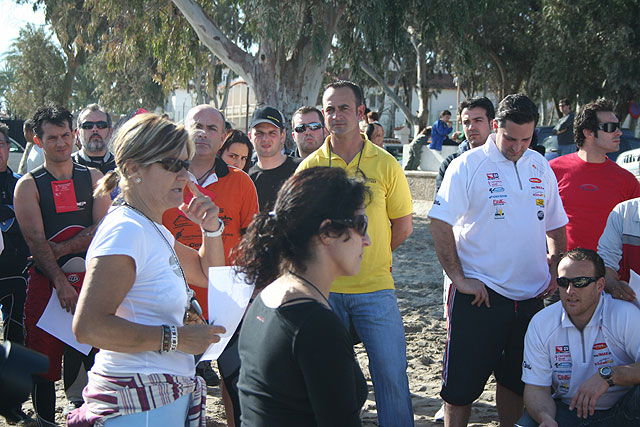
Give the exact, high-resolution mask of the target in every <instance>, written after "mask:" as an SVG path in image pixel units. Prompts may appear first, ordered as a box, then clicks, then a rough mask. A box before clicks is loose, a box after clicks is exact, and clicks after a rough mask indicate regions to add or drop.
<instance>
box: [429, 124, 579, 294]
mask: <svg viewBox="0 0 640 427" xmlns="http://www.w3.org/2000/svg"><path fill="white" fill-rule="evenodd" d="M495 137H496V135H495V134H492V135H489V139H488V140H487V142H486V143H485V144H484V145H483V146H482V147H478V148H475V149H472V150H469V151H467V152H465V153H463V154H461V155H460V156H459V157H458V158H456V159H455V160H454V161H453V162H451V164H450V165H449V168H447V172H446V173H445V176H444V179H443V181H442V186H441V187H440V190H439V191H438V194H437V195H436V198H435V200H434V202H433V207H432V208H431V210H430V211H429V217H430V218H435V219H439V220H441V221H444V222H446V223H448V224H449V225H451V226H452V227H453V235H454V238H455V242H456V249H457V251H458V256H459V258H460V262H461V264H462V270H463V271H464V274H465V276H466V277H468V278H473V279H478V280H481V281H482V282H483V283H484V284H486V285H487V286H488V287H489V288H491V289H493V290H494V291H496V292H497V293H499V294H500V295H503V296H505V297H507V298H510V299H513V300H517V301H522V300H525V299H529V298H533V297H535V296H536V295H538V294H540V293H541V292H542V291H543V290H544V289H545V288H546V287H547V285H548V284H549V280H550V279H551V275H550V274H549V266H548V264H547V246H546V244H547V241H546V232H547V231H549V230H554V229H556V228H560V227H562V226H564V225H566V224H567V222H568V219H567V215H566V214H565V212H564V208H563V207H562V200H561V199H560V195H559V194H558V183H557V181H556V177H555V175H554V174H553V171H552V170H551V168H550V167H549V163H548V162H547V161H546V160H545V159H544V157H542V156H541V155H540V154H538V153H537V152H535V151H532V150H527V151H526V152H525V153H524V154H523V155H522V157H521V158H520V159H519V160H518V162H517V163H514V162H512V161H511V160H508V159H507V158H506V157H504V156H503V155H502V153H501V152H500V151H499V150H498V148H497V147H496V144H495Z"/></svg>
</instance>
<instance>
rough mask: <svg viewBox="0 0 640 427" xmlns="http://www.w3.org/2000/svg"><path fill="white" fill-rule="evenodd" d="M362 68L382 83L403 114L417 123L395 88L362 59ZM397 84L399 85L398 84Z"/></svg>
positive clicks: (377, 81) (386, 92)
mask: <svg viewBox="0 0 640 427" xmlns="http://www.w3.org/2000/svg"><path fill="white" fill-rule="evenodd" d="M360 68H362V71H364V72H365V73H367V75H368V76H369V77H371V78H372V79H373V80H374V81H375V82H376V83H378V84H379V85H380V87H381V88H382V90H383V91H384V93H385V94H386V95H387V96H388V97H389V99H391V101H392V102H393V103H394V104H395V105H396V106H397V107H398V108H399V109H400V111H402V114H404V116H405V117H406V118H407V121H408V122H409V123H410V124H411V125H412V126H415V125H416V123H417V119H416V117H415V116H414V115H413V114H411V110H410V109H409V108H408V107H407V106H406V105H405V104H404V103H403V102H402V101H401V100H400V98H399V97H398V95H396V94H395V93H394V92H393V90H392V89H391V88H390V87H389V86H388V85H387V84H386V83H385V82H384V80H383V79H382V77H380V75H378V73H376V72H375V71H374V70H373V68H371V67H370V66H369V65H367V64H366V63H365V62H364V61H360ZM396 86H397V85H396Z"/></svg>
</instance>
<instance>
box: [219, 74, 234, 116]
mask: <svg viewBox="0 0 640 427" xmlns="http://www.w3.org/2000/svg"><path fill="white" fill-rule="evenodd" d="M232 73H233V71H231V70H229V72H228V73H227V78H226V80H225V82H224V93H223V94H222V102H221V103H220V111H224V110H225V109H226V108H227V102H228V100H229V89H230V88H231V80H233V79H232V78H231V77H232V76H231V74H232Z"/></svg>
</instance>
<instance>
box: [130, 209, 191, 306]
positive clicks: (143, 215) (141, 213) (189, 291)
mask: <svg viewBox="0 0 640 427" xmlns="http://www.w3.org/2000/svg"><path fill="white" fill-rule="evenodd" d="M123 205H124V206H126V207H128V208H129V209H131V210H132V211H134V212H135V213H137V214H138V215H140V216H142V217H144V218H145V219H146V220H147V221H149V222H150V223H151V225H152V226H153V228H155V230H156V231H157V232H158V234H159V235H160V237H162V240H163V241H164V243H165V244H166V245H167V248H169V252H170V253H171V258H173V261H174V262H175V263H176V264H177V265H178V268H179V269H180V275H181V276H182V280H183V282H184V287H185V289H186V290H187V306H186V307H185V311H186V310H188V309H189V306H190V305H191V304H192V301H193V290H192V289H191V288H190V287H189V283H187V276H186V275H185V274H184V270H183V269H182V264H180V260H179V259H178V254H176V251H175V249H174V248H173V247H172V246H171V243H169V241H168V240H167V238H166V237H165V235H164V234H162V231H160V229H159V228H158V226H157V225H156V223H155V222H154V221H153V220H152V219H151V218H149V217H148V216H147V215H145V214H144V212H142V211H140V210H139V209H138V208H135V207H133V206H131V205H130V204H129V203H128V202H124V203H123Z"/></svg>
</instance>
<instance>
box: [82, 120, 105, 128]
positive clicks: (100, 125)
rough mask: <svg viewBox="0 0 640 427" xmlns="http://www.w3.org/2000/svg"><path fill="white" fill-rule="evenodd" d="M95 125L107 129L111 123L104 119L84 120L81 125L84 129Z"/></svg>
mask: <svg viewBox="0 0 640 427" xmlns="http://www.w3.org/2000/svg"><path fill="white" fill-rule="evenodd" d="M94 126H95V127H97V128H98V129H106V128H107V127H108V126H109V125H108V124H107V122H105V121H104V120H100V121H99V122H84V123H83V124H81V125H80V127H81V128H82V129H84V130H90V129H93V127H94Z"/></svg>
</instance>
